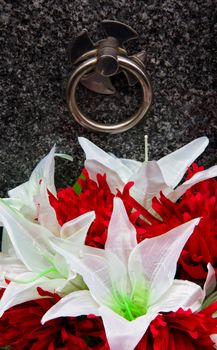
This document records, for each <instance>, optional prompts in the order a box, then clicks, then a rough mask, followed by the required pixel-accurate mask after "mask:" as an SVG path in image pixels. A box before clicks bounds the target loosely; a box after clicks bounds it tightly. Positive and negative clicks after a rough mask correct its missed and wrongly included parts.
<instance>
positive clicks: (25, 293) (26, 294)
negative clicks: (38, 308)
mask: <svg viewBox="0 0 217 350" xmlns="http://www.w3.org/2000/svg"><path fill="white" fill-rule="evenodd" d="M34 276H35V274H34V273H32V272H28V273H25V274H23V275H21V276H20V277H22V279H31V278H34ZM65 284H66V280H65V279H53V280H51V279H47V278H41V279H38V280H37V281H34V282H32V283H28V284H18V283H16V282H10V284H9V285H8V286H7V288H6V290H5V292H4V294H3V296H2V298H1V300H0V317H1V316H2V315H3V313H4V312H5V311H6V310H8V309H9V308H10V307H12V306H14V305H17V304H21V303H24V302H26V301H29V300H34V299H39V298H40V295H39V294H38V292H37V287H41V288H43V289H45V290H47V291H52V292H55V291H58V290H59V289H61V288H62V287H64V286H65Z"/></svg>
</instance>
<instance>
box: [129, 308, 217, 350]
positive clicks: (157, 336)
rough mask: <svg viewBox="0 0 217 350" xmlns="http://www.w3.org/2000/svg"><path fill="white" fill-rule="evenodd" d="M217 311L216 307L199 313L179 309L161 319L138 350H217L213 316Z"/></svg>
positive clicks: (162, 315)
mask: <svg viewBox="0 0 217 350" xmlns="http://www.w3.org/2000/svg"><path fill="white" fill-rule="evenodd" d="M216 309H217V303H214V304H212V305H211V306H209V307H208V308H206V309H203V310H201V311H199V312H195V313H192V311H191V310H186V311H184V310H182V309H179V310H177V311H176V312H169V313H162V314H160V315H158V316H157V317H156V318H155V319H154V320H153V321H152V322H151V324H150V326H149V328H148V330H147V332H146V333H145V335H144V336H143V338H142V339H141V341H140V342H139V344H138V345H137V347H136V349H135V350H175V349H180V350H181V349H188V350H212V349H214V345H215V343H214V341H213V340H212V339H213V336H212V335H213V334H216V332H217V322H216V319H215V318H213V316H212V315H213V313H214V312H215V311H216Z"/></svg>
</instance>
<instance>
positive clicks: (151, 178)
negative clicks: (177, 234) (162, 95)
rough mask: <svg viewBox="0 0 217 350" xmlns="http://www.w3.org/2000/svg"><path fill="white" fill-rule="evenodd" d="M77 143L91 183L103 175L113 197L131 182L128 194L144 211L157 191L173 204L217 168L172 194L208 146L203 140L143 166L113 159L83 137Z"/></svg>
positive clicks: (138, 163) (215, 172)
mask: <svg viewBox="0 0 217 350" xmlns="http://www.w3.org/2000/svg"><path fill="white" fill-rule="evenodd" d="M79 142H80V144H81V146H82V148H83V149H84V151H85V154H86V161H85V168H86V169H87V171H88V174H89V176H90V178H91V179H92V180H94V181H97V174H102V175H103V174H105V173H106V174H107V182H108V185H109V187H110V189H111V191H112V192H113V193H114V194H115V193H116V189H117V188H118V189H119V191H122V190H123V188H124V186H125V184H126V183H127V182H133V183H134V186H133V187H132V188H131V190H130V194H131V195H132V196H133V197H134V198H135V199H136V200H137V201H138V202H139V203H141V204H142V205H143V206H144V207H145V208H146V209H148V210H149V209H151V204H152V199H153V197H155V196H158V195H159V193H160V191H162V192H163V193H164V194H165V195H167V196H169V198H170V199H171V200H172V201H176V200H177V199H178V198H180V197H181V196H182V194H183V193H184V192H185V191H186V190H187V189H188V188H190V187H191V186H192V185H194V184H196V183H198V182H200V181H202V180H206V179H208V178H211V177H215V176H217V166H213V167H212V168H210V169H208V170H205V171H202V172H200V175H199V176H198V174H195V175H194V176H193V177H192V179H190V180H189V181H187V182H185V183H184V184H182V185H180V186H179V187H177V188H176V189H175V190H173V189H174V188H175V187H176V186H177V185H178V184H179V182H180V181H181V179H182V177H183V175H184V174H185V172H186V171H187V169H188V167H189V166H190V165H191V164H192V162H193V161H194V160H195V159H196V158H197V157H198V156H199V155H200V154H201V153H202V152H203V151H204V149H205V148H206V146H207V145H208V142H209V141H208V139H207V137H200V138H198V139H196V140H194V141H192V142H190V143H189V144H187V145H186V146H184V147H182V148H180V149H178V150H176V151H175V152H172V153H171V154H169V155H167V156H165V157H163V158H161V159H160V160H158V161H149V162H144V163H141V162H137V161H135V160H129V159H119V158H116V157H115V156H113V155H111V154H108V153H106V152H104V151H103V150H102V149H100V148H99V147H97V146H96V145H94V144H93V143H92V142H90V141H88V140H87V139H85V138H83V137H80V138H79Z"/></svg>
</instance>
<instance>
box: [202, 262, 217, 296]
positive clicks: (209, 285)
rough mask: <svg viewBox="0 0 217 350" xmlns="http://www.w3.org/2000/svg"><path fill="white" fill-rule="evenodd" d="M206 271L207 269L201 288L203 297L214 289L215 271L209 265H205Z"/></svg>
mask: <svg viewBox="0 0 217 350" xmlns="http://www.w3.org/2000/svg"><path fill="white" fill-rule="evenodd" d="M207 269H208V273H207V277H206V281H205V284H204V287H203V290H204V297H206V296H207V295H209V294H211V293H212V292H213V291H214V290H215V287H216V275H215V269H214V268H213V267H212V265H211V264H210V263H209V264H208V265H207Z"/></svg>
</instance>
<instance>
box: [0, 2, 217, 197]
mask: <svg viewBox="0 0 217 350" xmlns="http://www.w3.org/2000/svg"><path fill="white" fill-rule="evenodd" d="M216 18H217V15H216V1H215V0H213V1H211V0H203V1H202V0H198V1H181V0H180V1H178V0H177V1H172V0H166V1H160V0H148V1H141V0H131V1H125V0H120V1H111V0H110V1H107V0H103V1H102V0H94V1H90V0H89V1H88V0H73V1H67V0H64V1H59V0H52V1H51V0H46V1H45V0H23V1H18V0H10V1H7V0H0V48H1V49H0V79H1V80H0V113H1V117H0V131H1V137H0V194H1V195H2V196H3V195H5V194H6V191H7V190H8V189H10V188H13V187H14V186H16V185H18V184H20V183H22V182H24V181H26V180H27V179H28V177H29V175H30V173H31V170H32V168H33V167H34V165H35V164H36V163H37V161H38V160H39V159H40V158H41V157H42V156H44V155H45V154H46V153H47V152H48V151H49V150H50V148H51V147H52V146H53V144H54V143H56V144H57V149H58V151H59V152H67V153H69V154H72V155H73V156H74V163H73V164H68V163H67V162H65V163H64V162H62V161H61V162H60V161H58V162H57V178H58V182H57V184H58V186H61V185H65V184H71V183H72V182H73V181H74V179H75V178H76V176H77V175H79V173H80V169H81V166H82V163H83V160H84V157H83V153H82V151H81V149H80V147H79V146H78V142H77V136H78V135H83V136H85V137H88V138H89V139H91V140H92V141H94V142H95V143H97V144H98V145H99V146H100V147H102V148H104V149H105V150H108V151H111V152H113V153H115V154H116V155H118V156H123V157H128V158H136V159H139V160H142V159H143V154H144V146H143V139H144V133H148V135H149V143H150V152H149V154H150V158H151V159H158V158H159V157H161V156H163V155H165V154H167V153H168V152H170V151H173V150H175V149H176V148H177V147H180V146H182V145H184V144H185V143H187V142H189V141H191V140H192V139H194V138H196V137H199V136H202V135H207V136H208V137H209V138H210V146H209V148H208V149H207V151H206V153H205V154H204V155H203V156H202V157H201V158H200V163H204V164H205V165H206V166H210V165H212V164H214V163H215V162H216V148H217V139H216V129H217V123H216V118H217V117H216V113H217V112H216V111H217V91H216V90H217V53H216V44H217V42H216V41H217V39H216V38H217V24H216V23H217V21H216ZM103 19H116V20H119V21H122V22H124V23H126V24H129V25H131V26H132V27H133V28H134V29H135V30H136V31H137V32H138V33H139V38H138V40H136V41H135V42H134V43H133V42H132V43H129V45H128V49H129V51H130V52H132V53H134V52H137V51H138V50H140V49H145V50H146V52H147V72H148V73H149V75H150V76H151V81H152V84H153V90H154V102H153V106H152V108H151V111H150V113H149V115H148V116H147V117H146V118H145V119H144V121H143V122H142V123H141V124H140V125H138V126H136V127H134V128H133V129H131V130H129V131H127V132H125V133H123V134H118V135H100V134H94V133H91V132H88V131H86V130H84V129H83V128H82V127H81V126H79V125H78V124H77V123H76V122H75V121H74V120H73V118H72V117H71V116H70V115H69V113H68V110H67V105H66V99H65V89H66V84H67V80H68V78H69V74H70V71H71V63H70V61H69V58H68V47H69V45H70V42H71V40H72V37H73V36H74V35H76V34H78V33H79V32H80V30H81V29H82V28H84V27H86V28H87V29H89V30H90V31H91V32H92V34H93V35H92V38H93V40H97V39H99V38H100V34H99V33H98V32H97V25H98V24H99V23H100V22H101V20H103ZM122 85H123V86H122ZM120 88H121V91H119V93H118V94H117V96H115V97H113V98H111V100H109V99H108V98H102V97H101V96H100V97H96V96H93V94H91V93H89V92H88V93H87V92H86V91H84V90H82V89H80V91H79V92H78V98H79V101H80V104H81V105H82V108H84V109H85V110H86V111H87V112H88V113H89V114H90V115H92V116H95V117H96V118H99V119H103V120H105V119H106V120H107V121H111V120H115V118H117V119H118V118H123V117H125V116H127V115H130V113H131V112H132V111H133V109H135V108H136V106H137V104H138V99H139V90H138V88H135V89H133V90H132V91H130V90H129V89H127V88H126V87H124V84H120Z"/></svg>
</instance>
